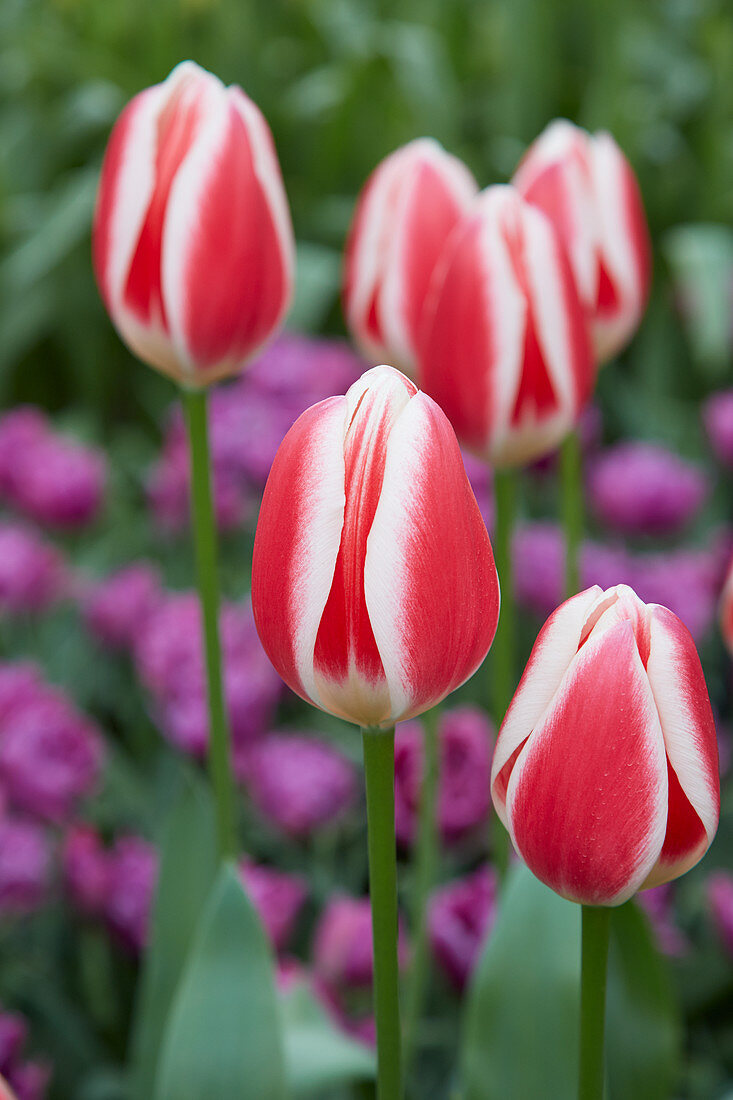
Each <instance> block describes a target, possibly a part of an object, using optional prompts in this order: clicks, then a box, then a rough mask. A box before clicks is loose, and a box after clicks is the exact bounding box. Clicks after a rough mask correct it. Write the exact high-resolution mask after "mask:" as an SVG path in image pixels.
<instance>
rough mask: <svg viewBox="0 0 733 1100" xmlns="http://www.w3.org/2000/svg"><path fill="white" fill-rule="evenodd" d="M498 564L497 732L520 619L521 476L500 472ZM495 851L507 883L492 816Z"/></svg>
mask: <svg viewBox="0 0 733 1100" xmlns="http://www.w3.org/2000/svg"><path fill="white" fill-rule="evenodd" d="M494 505H495V509H496V524H495V527H494V560H495V562H496V571H497V573H498V574H499V584H500V586H501V612H500V614H499V624H498V626H497V628H496V637H495V638H494V644H493V647H492V656H493V684H492V688H493V691H492V702H493V712H494V721H495V723H496V728H497V730H498V729H499V727H500V725H501V723H502V722H503V721H504V715H505V714H506V712H507V708H508V707H509V704H510V703H511V701H512V696H513V694H514V689H515V688H516V682H515V670H516V645H517V642H516V619H517V610H516V606H515V603H514V580H513V576H512V534H513V531H514V521H515V518H516V507H517V473H516V471H514V470H496V471H495V473H494ZM491 820H492V848H493V853H494V864H495V866H496V870H497V873H498V875H499V879H500V880H503V878H504V876H505V874H506V870H507V866H508V863H509V834H508V833H507V831H506V829H505V828H504V826H503V825H502V823H501V821H500V820H499V818H498V817H497V815H496V814H495V813H494V814H492V819H491Z"/></svg>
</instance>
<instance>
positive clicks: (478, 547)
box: [252, 366, 499, 728]
mask: <svg viewBox="0 0 733 1100" xmlns="http://www.w3.org/2000/svg"><path fill="white" fill-rule="evenodd" d="M252 607H253V610H254V616H255V622H256V625H257V630H258V632H259V635H260V638H261V640H262V644H263V645H264V647H265V650H266V651H267V653H268V655H269V657H270V660H271V661H272V663H273V664H274V666H275V668H276V669H277V670H278V672H279V673H280V675H281V676H282V678H283V679H284V680H285V682H286V683H287V684H288V685H289V686H290V687H291V688H292V689H293V691H295V692H296V693H297V694H298V695H300V696H301V697H302V698H304V699H306V700H307V701H308V702H310V703H313V705H314V706H317V707H320V708H321V709H322V710H325V711H329V712H330V713H332V714H336V715H339V716H340V717H342V718H345V719H347V720H348V721H351V722H355V723H356V724H358V725H360V726H379V727H384V728H387V727H390V726H392V725H394V723H395V722H398V721H401V720H402V719H404V718H409V717H411V716H413V715H416V714H419V713H420V712H421V711H424V710H427V709H428V707H431V706H433V705H434V704H435V703H437V702H438V701H439V700H440V699H442V698H443V697H444V696H445V695H447V694H448V693H449V692H450V691H453V690H454V689H455V688H457V687H458V686H459V685H460V684H462V683H463V682H464V681H465V680H467V679H468V677H469V676H471V675H472V673H473V672H474V671H475V670H476V669H477V668H478V666H479V665H480V664H481V662H482V661H483V659H484V657H485V655H486V653H487V651H488V649H489V646H490V645H491V642H492V639H493V637H494V632H495V630H496V623H497V619H498V613H499V584H498V579H497V575H496V568H495V566H494V558H493V554H492V550H491V543H490V542H489V537H488V535H487V533H486V527H485V526H484V522H483V520H482V518H481V514H480V512H479V509H478V505H477V504H476V500H475V498H474V496H473V493H472V491H471V488H470V485H469V483H468V479H467V477H466V473H465V470H464V467H463V460H462V458H461V453H460V451H459V449H458V443H457V441H456V438H455V435H454V433H453V429H452V428H451V426H450V424H449V422H448V420H447V418H446V417H445V415H444V414H443V413H442V412H441V410H440V409H439V408H438V406H437V405H436V404H435V402H434V401H431V400H430V398H429V397H427V395H426V394H424V393H420V392H419V390H418V389H417V388H416V387H415V386H414V385H413V383H412V382H411V381H410V380H409V379H408V378H406V377H405V376H404V375H403V374H400V372H399V371H397V370H395V369H394V368H392V367H387V366H379V367H374V368H372V369H371V370H369V371H367V372H366V374H364V375H363V376H362V377H361V378H360V379H359V381H358V382H355V383H354V385H353V386H351V388H350V389H349V391H348V393H347V394H346V395H345V396H344V397H331V398H328V399H327V400H326V401H321V402H320V403H319V404H317V405H314V406H312V408H310V409H308V410H307V411H306V412H305V413H303V415H302V416H301V417H300V418H299V419H298V420H297V421H296V423H295V424H294V425H293V427H292V428H291V429H290V431H289V432H288V434H287V435H286V436H285V439H284V440H283V442H282V444H281V446H280V449H279V451H278V453H277V455H276V457H275V461H274V463H273V466H272V470H271V472H270V477H269V479H268V482H267V486H266V488H265V494H264V498H263V501H262V507H261V509H260V515H259V521H258V524H257V534H256V538H255V547H254V560H253V565H252Z"/></svg>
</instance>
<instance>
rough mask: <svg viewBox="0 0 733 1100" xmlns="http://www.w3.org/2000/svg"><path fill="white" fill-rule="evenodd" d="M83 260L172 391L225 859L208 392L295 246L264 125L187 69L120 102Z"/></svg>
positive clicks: (257, 338) (289, 275)
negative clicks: (178, 402) (180, 435)
mask: <svg viewBox="0 0 733 1100" xmlns="http://www.w3.org/2000/svg"><path fill="white" fill-rule="evenodd" d="M93 258H94V269H95V273H96V276H97V282H98V284H99V288H100V291H101V294H102V298H103V299H104V302H105V305H106V306H107V309H108V311H109V313H110V316H111V318H112V320H113V322H114V324H115V327H116V328H117V330H118V332H119V333H120V335H121V336H122V338H123V340H125V342H126V343H127V344H128V346H129V347H130V348H131V350H132V351H133V352H135V354H136V355H138V356H139V357H140V358H141V359H142V360H143V361H144V362H146V363H147V364H148V365H149V366H152V367H155V368H156V369H157V370H160V371H162V372H163V373H164V374H167V375H169V376H170V377H172V378H173V379H175V380H176V381H177V382H178V383H179V384H180V385H181V386H182V387H183V399H184V404H185V409H186V417H187V427H188V436H189V448H190V454H191V493H192V505H193V508H192V511H193V526H194V536H195V542H196V557H197V564H198V574H199V593H200V599H201V604H202V610H203V629H204V637H205V641H206V661H207V684H208V703H209V725H210V732H211V736H210V739H209V761H210V769H211V776H212V783H213V786H214V790H215V792H216V803H217V813H218V832H219V848H220V852H221V854H227V855H233V854H234V852H235V850H236V844H235V835H234V834H235V821H234V795H233V783H232V769H231V761H230V745H229V732H228V728H227V718H226V711H225V706H224V698H223V690H222V682H221V654H220V643H219V633H218V607H219V587H218V576H217V546H216V529H215V520H214V513H213V507H212V499H211V472H210V459H209V444H208V431H207V406H206V401H207V398H206V389H205V388H206V387H207V386H208V385H210V384H211V383H212V382H215V381H217V380H218V379H220V378H223V377H226V376H229V375H233V374H236V373H238V372H239V371H241V370H242V369H243V367H244V366H245V364H246V363H247V361H248V360H249V359H250V358H251V357H252V355H253V354H254V353H255V352H256V351H257V350H258V349H259V348H260V347H261V346H262V345H263V344H264V343H265V342H266V341H267V340H268V339H269V338H270V337H271V336H272V335H273V334H274V332H275V331H276V329H277V328H278V326H279V325H280V323H281V321H282V319H283V317H284V314H285V311H286V309H287V306H288V303H289V301H290V296H291V290H292V281H293V266H294V243H293V234H292V227H291V224H290V214H289V211H288V204H287V198H286V195H285V190H284V188H283V183H282V179H281V176H280V168H279V165H278V161H277V156H276V153H275V148H274V145H273V141H272V135H271V134H270V131H269V128H268V126H267V123H266V122H265V120H264V118H263V116H262V114H261V113H260V111H259V109H258V108H257V107H256V106H255V104H254V103H253V102H252V101H251V100H250V99H249V98H248V97H247V96H246V95H245V94H244V92H243V91H242V90H241V88H238V87H236V86H234V85H233V86H231V87H229V88H226V87H225V86H224V85H223V84H222V83H221V81H220V80H218V78H217V77H215V76H213V75H212V74H211V73H207V72H205V71H204V70H203V69H201V68H199V66H198V65H195V64H194V63H193V62H191V61H184V62H182V63H181V64H180V65H178V66H177V67H176V68H175V69H174V70H173V72H172V73H171V74H170V76H169V77H168V79H167V80H165V81H164V82H163V83H162V84H157V85H155V86H154V87H152V88H146V89H145V91H143V92H140V93H139V95H137V96H135V97H134V99H133V100H132V101H131V102H130V103H129V104H128V105H127V107H126V108H125V110H124V111H123V112H122V114H121V116H120V118H119V119H118V120H117V123H116V124H115V127H114V129H113V131H112V135H111V137H110V141H109V144H108V146H107V151H106V154H105V158H104V164H103V167H102V177H101V181H100V186H99V193H98V196H97V206H96V211H95V217H94V233H93Z"/></svg>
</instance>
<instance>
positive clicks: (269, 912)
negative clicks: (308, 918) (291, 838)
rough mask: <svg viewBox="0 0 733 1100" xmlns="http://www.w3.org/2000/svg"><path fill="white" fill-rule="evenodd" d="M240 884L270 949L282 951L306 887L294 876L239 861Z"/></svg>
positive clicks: (291, 932) (246, 861) (293, 924)
mask: <svg viewBox="0 0 733 1100" xmlns="http://www.w3.org/2000/svg"><path fill="white" fill-rule="evenodd" d="M240 870H241V874H242V881H243V883H244V888H245V890H246V891H247V894H248V896H249V898H250V900H251V902H252V904H253V905H254V907H255V909H256V910H257V912H258V914H259V917H260V920H261V921H262V924H263V926H264V929H265V931H266V932H267V935H268V936H269V938H270V941H271V943H272V946H273V947H274V949H275V950H276V951H283V950H284V949H285V947H286V945H287V943H288V940H289V939H290V937H291V936H292V934H293V930H294V928H295V923H296V921H297V919H298V914H299V913H300V910H301V909H302V907H303V903H304V901H305V899H306V895H307V892H308V888H307V886H306V883H305V880H304V879H302V878H300V877H299V876H298V875H289V874H286V873H285V872H284V871H276V870H274V869H273V868H272V867H264V866H261V865H260V864H256V863H251V862H250V861H249V860H243V861H242V863H241V864H240Z"/></svg>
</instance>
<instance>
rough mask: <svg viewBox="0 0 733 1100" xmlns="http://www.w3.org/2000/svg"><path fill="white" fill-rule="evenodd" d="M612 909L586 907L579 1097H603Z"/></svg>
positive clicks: (597, 1099) (580, 1099)
mask: <svg viewBox="0 0 733 1100" xmlns="http://www.w3.org/2000/svg"><path fill="white" fill-rule="evenodd" d="M610 924H611V910H610V909H608V908H605V907H603V906H595V905H584V906H583V946H582V965H581V975H580V1072H579V1075H578V1100H603V1040H604V1030H605V1020H606V971H607V963H608V937H609V930H610Z"/></svg>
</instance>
